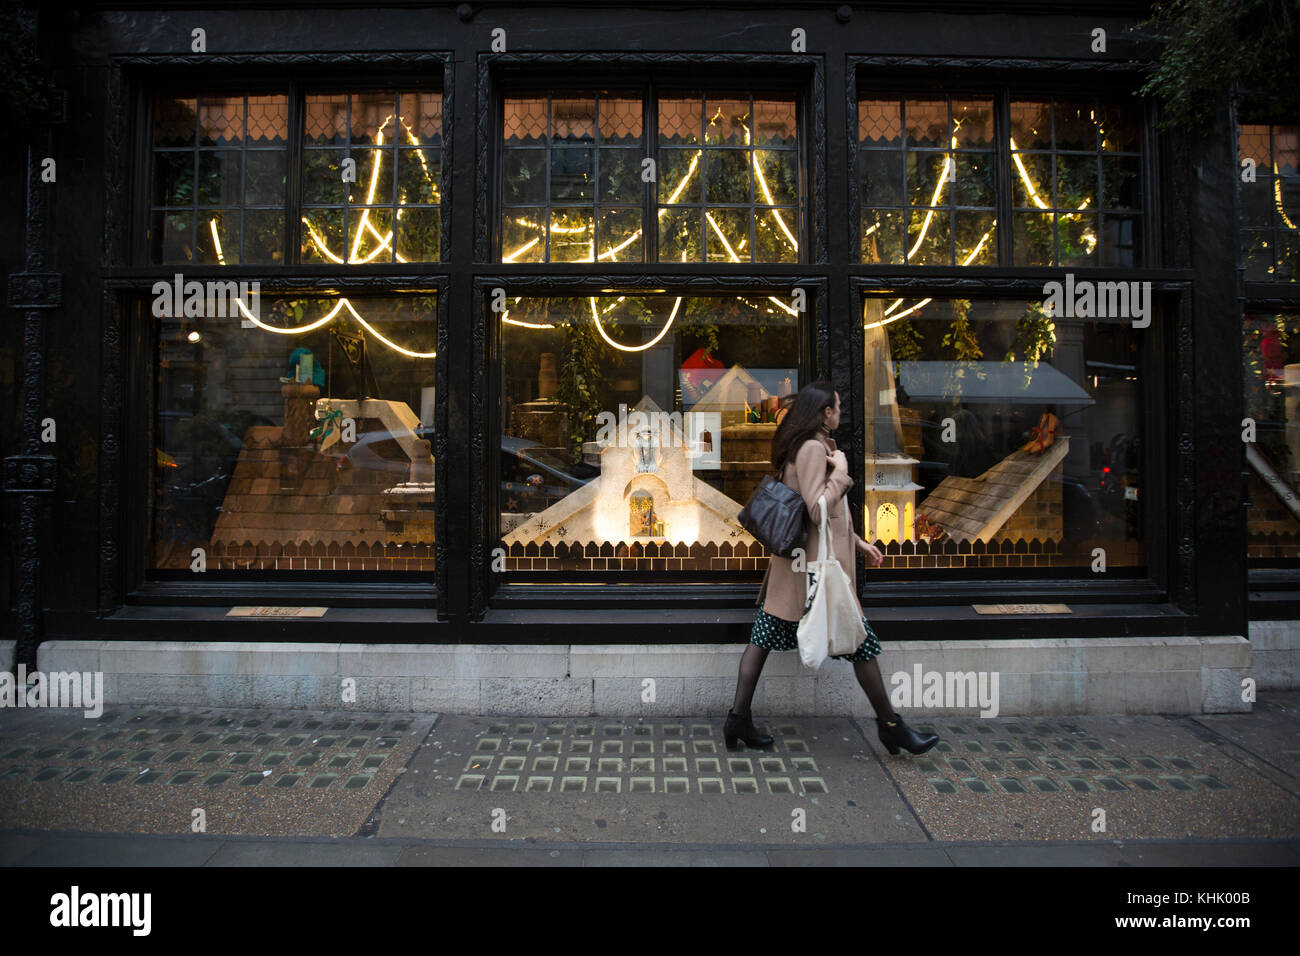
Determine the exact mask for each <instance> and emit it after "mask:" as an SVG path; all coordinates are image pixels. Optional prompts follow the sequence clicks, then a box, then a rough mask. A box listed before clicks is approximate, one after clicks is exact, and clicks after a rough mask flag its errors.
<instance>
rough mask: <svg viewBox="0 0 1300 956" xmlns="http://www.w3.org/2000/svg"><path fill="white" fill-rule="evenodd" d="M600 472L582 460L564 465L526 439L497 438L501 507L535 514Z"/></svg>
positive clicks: (513, 511) (505, 509)
mask: <svg viewBox="0 0 1300 956" xmlns="http://www.w3.org/2000/svg"><path fill="white" fill-rule="evenodd" d="M599 474H600V469H599V468H593V467H592V466H591V465H588V464H587V463H586V462H578V463H576V464H573V465H567V464H565V463H564V462H563V461H561V460H560V459H559V458H556V457H555V456H554V455H552V454H551V453H550V452H549V451H547V450H546V449H544V448H541V447H539V446H537V445H536V444H534V443H533V442H531V441H529V440H528V439H526V438H514V437H511V436H509V435H505V436H503V437H502V439H501V510H502V511H505V512H509V513H512V514H536V513H537V512H539V511H542V510H544V509H546V508H548V507H550V506H551V505H553V504H555V502H557V501H559V500H560V499H562V498H565V497H567V496H568V495H571V494H572V493H573V492H575V491H577V490H578V489H579V488H581V487H582V486H583V485H585V484H587V483H588V482H589V481H591V480H592V479H593V478H595V477H596V476H597V475H599Z"/></svg>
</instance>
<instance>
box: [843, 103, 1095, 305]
mask: <svg viewBox="0 0 1300 956" xmlns="http://www.w3.org/2000/svg"><path fill="white" fill-rule="evenodd" d="M956 125H958V126H960V125H961V124H960V122H958V123H957V124H956ZM1008 142H1009V143H1010V145H1011V159H1012V161H1013V162H1014V163H1015V164H1016V169H1017V170H1018V171H1019V174H1020V179H1021V180H1022V181H1023V182H1024V184H1025V188H1026V189H1027V190H1028V191H1029V198H1030V199H1032V200H1033V201H1034V205H1036V206H1037V207H1038V208H1039V209H1047V208H1048V205H1047V203H1045V202H1043V200H1042V198H1041V197H1040V196H1039V194H1038V189H1037V188H1036V187H1035V186H1034V182H1033V180H1032V179H1030V176H1029V170H1027V169H1025V164H1024V163H1023V162H1021V159H1020V154H1019V153H1018V152H1016V150H1017V148H1018V147H1017V146H1016V141H1015V139H1014V138H1012V137H1008ZM952 148H953V149H956V148H957V138H956V137H955V136H954V137H953V138H952ZM953 164H954V160H953V157H952V154H948V156H947V157H946V158H945V160H944V164H943V174H942V175H941V176H940V177H939V182H938V184H937V185H936V186H935V190H934V195H933V196H931V197H930V205H931V206H936V205H938V202H939V194H940V193H941V192H942V191H943V185H944V183H946V182H948V177H949V169H950V167H951V166H952V165H953ZM1091 201H1092V200H1091V199H1084V200H1083V202H1081V203H1080V204H1079V206H1078V209H1079V211H1082V210H1083V209H1085V208H1086V207H1087V205H1088V203H1090V202H1091ZM933 214H934V210H933V209H930V210H927V211H926V214H925V220H924V221H923V222H922V223H921V230H920V233H919V234H918V236H917V239H916V243H915V244H914V245H913V246H912V248H911V249H910V250H908V253H907V258H908V259H909V260H910V259H911V258H912V256H914V255H915V254H916V250H917V249H919V248H920V247H921V242H922V241H923V240H924V239H925V233H926V230H927V229H928V228H929V226H930V219H931V216H932V215H933ZM1078 215H1079V212H1072V213H1062V214H1061V216H1062V218H1068V217H1074V216H1078ZM997 224H998V221H997V220H996V219H994V220H993V222H992V224H991V225H990V226H989V228H988V230H987V231H986V232H985V233H984V235H982V236H980V239H979V242H977V243H976V244H975V248H974V249H973V250H971V253H970V255H968V256H967V257H966V258H965V259H963V260H962V263H961V264H962V265H963V266H968V265H970V264H971V263H972V262H974V261H975V257H976V256H978V255H979V253H980V250H981V249H983V248H984V243H985V242H987V241H988V239H989V237H990V236H991V235H992V234H993V230H994V229H995V228H996V227H997ZM879 226H880V224H879V223H875V224H874V225H872V227H871V228H870V229H868V230H867V231H866V232H865V233H863V237H864V238H865V237H866V236H869V235H871V234H872V233H873V232H875V231H876V229H877V228H878V227H879ZM1084 239H1085V241H1087V240H1089V239H1091V241H1090V242H1089V248H1088V251H1089V252H1092V249H1093V248H1094V247H1095V246H1096V243H1097V237H1096V236H1094V235H1092V234H1091V233H1085V234H1084ZM933 301H934V300H933V299H922V300H921V301H920V302H918V303H917V304H916V305H914V306H912V307H911V308H909V309H905V310H904V311H902V312H900V313H898V314H897V315H891V314H890V313H892V312H893V311H894V310H895V309H896V308H898V307H899V306H900V305H901V304H902V302H903V300H902V299H895V300H894V301H893V302H892V303H891V304H890V306H889V307H888V308H887V309H885V311H884V315H885V316H887V318H883V319H881V320H880V321H879V322H871V323H868V324H865V325H863V329H864V330H865V329H877V328H880V327H881V326H884V325H888V324H889V323H891V322H896V321H898V320H899V319H901V318H904V317H905V316H908V315H911V314H912V313H913V312H915V311H917V310H918V309H920V308H921V307H922V306H924V305H927V304H928V303H930V302H933Z"/></svg>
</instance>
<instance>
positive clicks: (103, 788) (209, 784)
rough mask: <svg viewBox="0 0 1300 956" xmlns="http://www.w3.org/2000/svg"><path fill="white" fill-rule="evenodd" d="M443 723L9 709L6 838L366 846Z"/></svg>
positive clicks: (2, 746) (4, 765)
mask: <svg viewBox="0 0 1300 956" xmlns="http://www.w3.org/2000/svg"><path fill="white" fill-rule="evenodd" d="M436 719H437V715H429V714H388V713H377V714H376V713H362V712H356V711H348V712H340V711H304V710H285V711H274V712H269V711H266V710H259V709H255V708H177V707H171V708H168V707H135V706H131V707H126V706H122V707H108V708H105V710H104V713H103V715H102V716H100V717H99V718H96V719H87V718H85V717H84V716H82V714H81V712H80V711H72V712H69V711H63V710H53V709H11V710H5V711H3V712H0V829H12V830H75V831H84V830H90V831H104V832H136V833H171V834H190V833H194V832H202V833H206V834H209V835H213V834H220V835H235V834H246V835H252V836H323V837H343V836H352V835H353V834H355V833H357V832H358V831H359V830H360V829H361V827H362V826H363V825H364V824H365V821H366V820H367V819H368V818H369V816H370V815H371V813H372V811H373V810H374V808H375V807H376V805H377V804H378V803H379V801H380V800H381V799H382V797H383V794H384V791H385V790H387V789H388V787H389V786H390V785H391V784H392V782H393V780H395V779H396V778H397V776H398V775H399V774H400V773H401V772H402V770H403V767H404V765H405V763H406V762H407V760H408V759H409V758H410V756H411V754H412V753H413V752H414V750H415V748H416V746H417V744H418V743H419V742H420V741H421V740H423V739H424V738H425V736H426V735H427V734H428V731H429V728H430V727H431V726H432V724H433V723H434V721H435V720H436ZM199 811H201V813H200V812H199ZM200 824H201V826H202V829H201V831H198V830H196V828H197V827H199V826H200Z"/></svg>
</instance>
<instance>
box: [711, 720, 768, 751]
mask: <svg viewBox="0 0 1300 956" xmlns="http://www.w3.org/2000/svg"><path fill="white" fill-rule="evenodd" d="M722 733H723V736H725V737H726V738H727V749H728V750H734V749H735V748H736V738H738V737H739V738H740V739H741V740H743V741H744V742H745V743H746V744H747V745H748V746H750V747H770V746H772V738H771V737H769V736H768V735H767V734H760V733H759V732H758V728H757V727H755V726H754V720H753V717H752V716H751V715H750V714H738V713H736V712H735V711H734V710H728V711H727V725H726V727H724V728H723V731H722Z"/></svg>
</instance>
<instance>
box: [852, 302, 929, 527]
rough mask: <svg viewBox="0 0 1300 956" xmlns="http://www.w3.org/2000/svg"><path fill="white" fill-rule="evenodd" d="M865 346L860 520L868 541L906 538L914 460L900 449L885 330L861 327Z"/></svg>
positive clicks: (912, 520)
mask: <svg viewBox="0 0 1300 956" xmlns="http://www.w3.org/2000/svg"><path fill="white" fill-rule="evenodd" d="M863 338H864V340H865V351H866V396H867V399H866V400H867V429H866V432H867V453H866V474H867V484H866V485H864V486H863V493H864V496H865V500H864V503H863V507H864V510H865V512H866V514H865V520H864V522H863V523H864V524H865V525H866V530H867V533H866V535H864V537H865V538H866V539H867V540H868V541H883V542H885V543H886V544H888V543H889V542H890V541H911V540H912V539H913V538H914V537H915V536H916V530H915V529H916V493H917V492H918V491H921V490H922V489H921V486H920V485H918V484H917V483H916V482H914V481H913V480H912V475H913V471H912V469H913V468H914V467H915V466H916V465H917V464H919V462H917V460H916V459H915V458H912V457H910V456H908V455H907V454H905V453H904V452H903V425H902V422H901V420H900V419H899V414H898V401H897V399H896V397H895V393H894V363H893V361H892V360H891V358H890V354H889V336H888V335H886V333H885V330H884V329H883V328H882V327H880V326H876V327H875V328H869V329H866V330H865V332H864V333H863Z"/></svg>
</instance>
